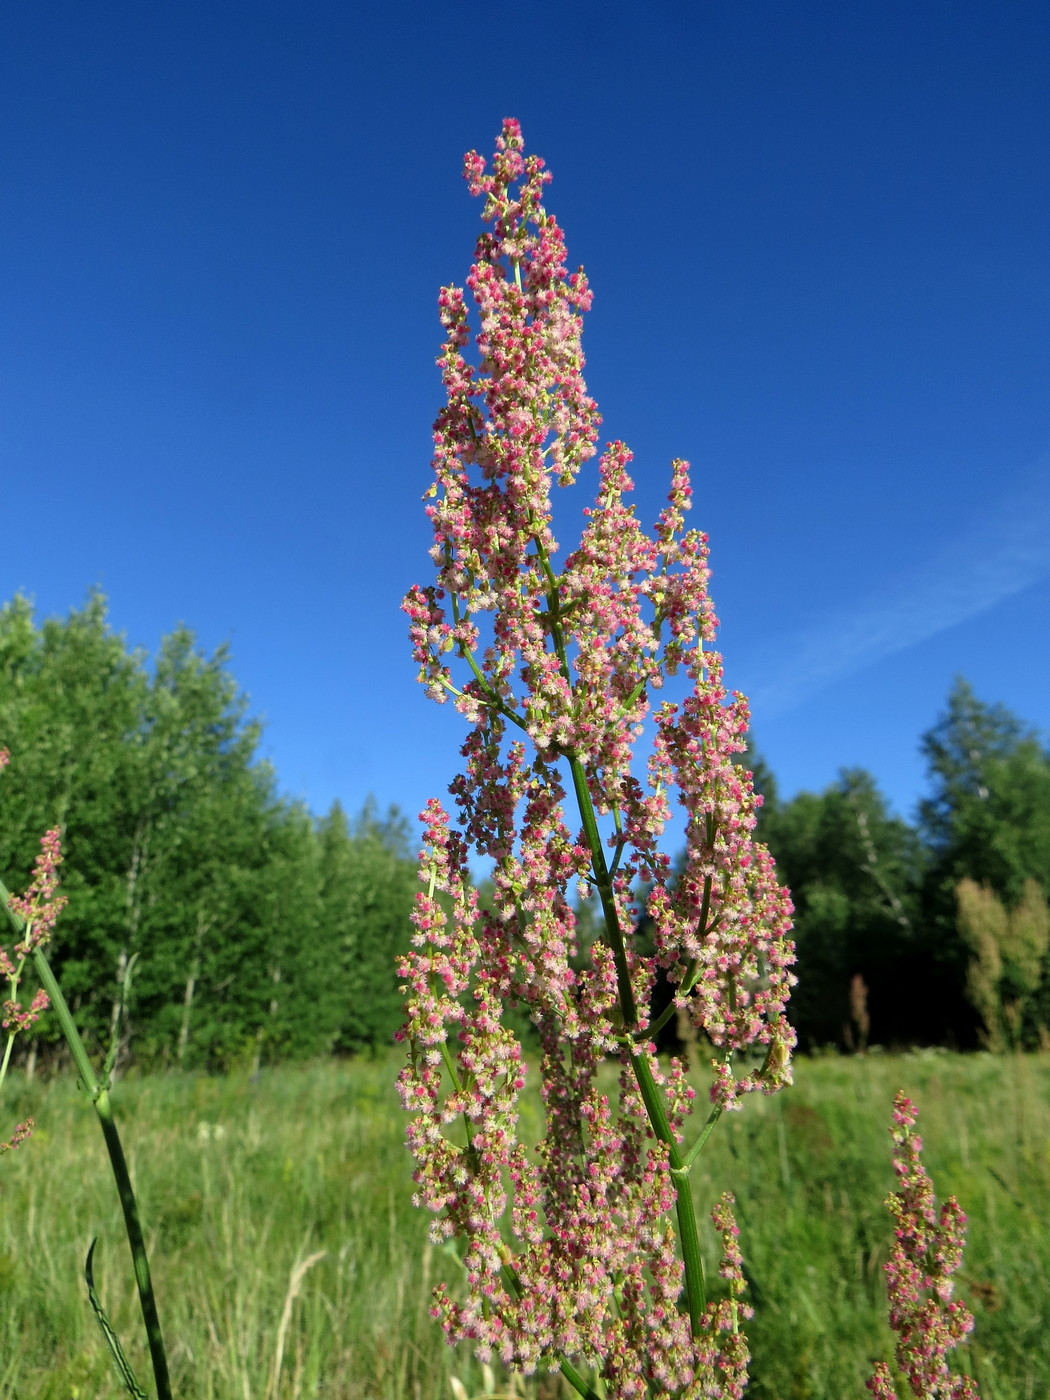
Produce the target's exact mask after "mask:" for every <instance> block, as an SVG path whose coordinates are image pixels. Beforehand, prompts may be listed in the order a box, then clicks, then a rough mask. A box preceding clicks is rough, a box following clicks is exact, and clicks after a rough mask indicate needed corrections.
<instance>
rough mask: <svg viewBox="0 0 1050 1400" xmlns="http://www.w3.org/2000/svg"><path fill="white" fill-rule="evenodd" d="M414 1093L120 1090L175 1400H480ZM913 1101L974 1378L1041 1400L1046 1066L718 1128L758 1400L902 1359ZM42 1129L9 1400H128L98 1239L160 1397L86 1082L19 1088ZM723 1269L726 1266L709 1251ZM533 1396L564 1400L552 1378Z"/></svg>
mask: <svg viewBox="0 0 1050 1400" xmlns="http://www.w3.org/2000/svg"><path fill="white" fill-rule="evenodd" d="M395 1070H396V1066H395V1064H394V1062H393V1061H385V1062H384V1061H380V1062H375V1063H372V1062H368V1061H365V1060H357V1061H351V1062H344V1063H340V1064H326V1065H317V1066H312V1067H309V1068H292V1067H289V1068H282V1069H274V1070H270V1071H264V1072H263V1074H262V1075H261V1076H260V1077H259V1078H258V1080H257V1081H256V1082H252V1081H250V1080H249V1079H247V1078H246V1077H244V1076H234V1077H231V1078H228V1079H207V1078H202V1077H191V1076H176V1075H167V1076H158V1077H155V1078H150V1079H143V1080H137V1081H136V1080H132V1081H126V1082H123V1083H121V1084H119V1085H118V1086H117V1089H116V1091H115V1096H114V1097H115V1108H116V1112H117V1115H118V1121H119V1122H120V1124H121V1128H122V1132H123V1136H124V1140H125V1145H126V1147H127V1150H128V1155H129V1159H130V1162H131V1169H132V1173H133V1176H134V1179H135V1182H136V1186H137V1189H138V1191H139V1194H140V1203H141V1207H142V1212H143V1217H144V1220H145V1222H146V1226H147V1234H148V1238H149V1243H150V1249H151V1259H152V1261H153V1267H154V1276H155V1283H156V1287H157V1293H158V1301H159V1305H160V1309H161V1318H162V1321H163V1324H164V1329H165V1334H166V1337H167V1342H168V1351H169V1358H170V1361H171V1366H172V1378H173V1384H174V1387H175V1392H176V1394H177V1396H179V1397H180V1400H285V1397H297V1396H303V1397H308V1396H325V1397H339V1400H356V1397H361V1398H362V1400H365V1398H366V1397H367V1400H373V1397H374V1400H437V1397H441V1400H451V1397H452V1391H451V1389H450V1386H449V1377H450V1375H458V1376H460V1377H461V1378H462V1379H463V1380H464V1381H465V1383H466V1385H467V1388H468V1391H469V1392H470V1393H471V1394H472V1395H473V1394H476V1393H478V1392H479V1391H480V1389H481V1372H480V1368H478V1367H477V1366H476V1365H474V1363H473V1362H472V1361H471V1359H470V1358H469V1357H466V1356H463V1355H457V1354H456V1353H454V1352H452V1351H450V1350H449V1349H448V1348H446V1347H445V1345H444V1342H443V1341H442V1338H441V1335H440V1330H439V1328H438V1326H437V1324H436V1323H434V1322H433V1321H432V1320H431V1318H430V1317H429V1315H428V1311H427V1307H428V1301H429V1296H430V1290H431V1288H432V1286H433V1284H434V1283H435V1282H436V1281H437V1280H438V1279H441V1278H444V1279H448V1280H449V1281H450V1282H451V1283H453V1284H455V1282H456V1269H457V1265H456V1263H455V1261H454V1259H453V1258H452V1257H451V1256H450V1255H449V1254H447V1253H445V1252H443V1251H441V1250H433V1249H431V1247H430V1246H429V1245H428V1244H427V1242H426V1223H427V1222H426V1219H425V1218H424V1216H423V1215H422V1214H421V1213H420V1212H417V1211H415V1210H413V1208H412V1206H411V1204H410V1196H411V1181H410V1168H409V1161H408V1157H407V1154H406V1153H405V1151H404V1149H403V1147H402V1134H403V1130H404V1122H403V1116H402V1114H401V1111H400V1109H399V1108H398V1106H397V1103H396V1099H395V1096H394V1092H393V1088H392V1082H393V1077H394V1073H395ZM11 1087H12V1086H11V1085H10V1084H9V1089H10V1088H11ZM897 1088H903V1089H904V1090H905V1091H906V1092H907V1093H908V1094H909V1095H910V1096H911V1097H912V1098H913V1099H914V1100H915V1102H916V1103H917V1105H918V1107H919V1109H920V1115H921V1117H920V1130H921V1132H922V1134H923V1137H924V1139H925V1142H926V1153H925V1159H926V1163H927V1166H928V1167H929V1169H930V1171H931V1173H932V1174H933V1176H934V1180H935V1183H936V1186H937V1190H938V1194H939V1195H940V1196H944V1195H946V1194H948V1193H949V1192H954V1193H955V1194H956V1195H958V1197H959V1198H960V1200H961V1202H962V1204H963V1208H964V1209H965V1210H966V1211H967V1213H968V1214H969V1216H970V1243H969V1245H968V1248H967V1253H966V1259H965V1262H964V1265H963V1270H962V1279H961V1284H960V1291H961V1293H962V1295H963V1296H964V1297H965V1298H966V1299H967V1300H968V1301H969V1302H970V1304H971V1306H972V1307H973V1310H974V1312H975V1314H976V1317H977V1329H976V1333H975V1336H974V1338H973V1340H972V1345H971V1346H970V1347H969V1348H968V1350H967V1352H966V1353H965V1360H966V1363H967V1365H968V1366H969V1368H970V1369H971V1370H972V1371H973V1373H974V1374H976V1375H977V1377H978V1379H979V1382H980V1385H981V1390H982V1395H983V1396H984V1398H985V1400H1044V1397H1046V1396H1047V1395H1050V1346H1048V1344H1047V1337H1046V1330H1045V1329H1046V1320H1047V1319H1048V1318H1050V1057H1046V1056H1042V1057H1038V1056H1031V1057H1025V1058H1001V1059H993V1058H992V1057H990V1056H967V1057H962V1056H952V1055H948V1054H935V1053H927V1054H921V1055H908V1056H900V1057H891V1056H874V1055H873V1056H869V1057H868V1058H866V1059H851V1060H846V1059H837V1058H826V1059H818V1060H812V1061H803V1062H801V1063H800V1064H799V1065H798V1067H797V1085H796V1087H795V1088H794V1089H792V1090H789V1091H787V1092H785V1093H783V1094H781V1095H779V1096H778V1097H777V1098H774V1099H769V1100H761V1101H756V1102H749V1103H747V1104H746V1105H745V1106H744V1110H743V1112H742V1113H740V1114H734V1115H733V1116H732V1117H731V1118H730V1119H728V1120H723V1122H722V1123H720V1124H719V1125H718V1128H717V1129H716V1132H715V1134H714V1135H713V1137H712V1139H711V1142H710V1143H709V1146H708V1149H707V1151H706V1152H705V1155H704V1157H703V1158H702V1159H701V1162H700V1163H699V1164H698V1166H697V1168H696V1169H695V1181H696V1194H697V1199H698V1201H699V1202H710V1201H713V1200H714V1199H715V1198H716V1197H717V1195H718V1194H719V1192H721V1191H722V1190H723V1189H726V1188H729V1189H732V1190H733V1191H735V1193H736V1195H737V1198H738V1202H739V1216H740V1224H741V1244H742V1247H743V1251H744V1256H745V1261H746V1266H747V1270H748V1274H749V1278H750V1279H751V1281H752V1284H753V1301H754V1303H755V1306H756V1317H755V1320H754V1322H753V1324H752V1325H751V1328H750V1337H751V1343H752V1351H753V1354H754V1358H755V1359H754V1365H753V1381H752V1386H751V1389H750V1391H749V1396H753V1397H755V1398H756V1400H847V1397H848V1400H861V1397H863V1396H864V1395H866V1394H867V1392H866V1391H865V1390H864V1380H865V1378H866V1377H867V1376H868V1375H869V1374H870V1370H871V1363H872V1361H873V1360H874V1359H875V1358H876V1357H880V1356H881V1357H889V1356H890V1355H891V1354H892V1347H893V1338H892V1334H891V1333H890V1332H889V1330H888V1327H887V1325H886V1322H885V1295H884V1287H883V1279H882V1265H883V1263H884V1262H885V1260H886V1257H887V1253H888V1249H889V1241H890V1229H891V1227H890V1218H889V1215H888V1213H887V1212H886V1211H885V1209H884V1208H883V1205H882V1202H883V1199H884V1197H885V1195H886V1193H887V1191H888V1190H889V1189H890V1188H891V1186H892V1173H891V1170H890V1140H889V1134H888V1132H887V1127H888V1121H889V1112H890V1104H891V1100H892V1095H893V1092H894V1091H895V1090H896V1089H897ZM27 1113H32V1114H33V1115H34V1116H35V1118H36V1120H37V1132H36V1134H35V1136H34V1137H33V1139H32V1140H31V1141H30V1142H29V1143H28V1144H27V1145H26V1146H25V1147H24V1148H22V1149H20V1150H19V1151H18V1152H17V1153H13V1154H8V1155H6V1156H5V1157H4V1158H2V1159H0V1400H15V1397H17V1400H87V1398H88V1397H91V1400H116V1398H117V1397H118V1396H119V1395H121V1394H122V1393H123V1392H121V1390H120V1389H119V1385H118V1382H117V1379H116V1375H115V1372H114V1370H113V1368H112V1365H111V1362H110V1360H109V1357H108V1354H107V1352H106V1350H105V1347H104V1344H103V1342H102V1339H101V1336H100V1335H99V1333H98V1330H97V1327H96V1324H95V1321H94V1318H93V1316H92V1314H91V1311H90V1309H89V1307H88V1303H87V1296H86V1289H85V1287H84V1284H83V1275H82V1269H83V1260H84V1256H85V1254H86V1252H87V1247H88V1244H89V1243H90V1240H91V1238H92V1237H93V1236H94V1235H98V1237H99V1245H98V1248H97V1249H96V1253H95V1279H96V1286H97V1287H98V1288H99V1291H100V1293H101V1295H102V1299H103V1302H104V1304H105V1306H106V1308H107V1311H108V1312H109V1315H110V1319H111V1321H112V1323H113V1325H114V1327H115V1329H116V1331H117V1333H118V1334H119V1335H120V1337H121V1338H122V1339H123V1341H124V1343H125V1348H126V1350H127V1352H128V1354H129V1357H130V1358H131V1360H132V1362H133V1364H134V1366H135V1369H136V1371H137V1373H138V1376H139V1380H140V1382H143V1383H146V1388H147V1389H150V1388H151V1387H150V1385H149V1384H148V1383H149V1382H150V1381H151V1376H150V1373H149V1366H148V1360H147V1358H146V1355H145V1349H144V1346H143V1344H142V1342H141V1340H140V1333H141V1327H140V1324H139V1318H138V1312H137V1299H136V1297H135V1293H134V1286H133V1280H132V1276H131V1269H130V1264H129V1256H128V1252H127V1246H126V1244H125V1241H124V1235H123V1229H122V1226H121V1222H120V1217H119V1207H118V1204H117V1200H116V1192H115V1190H114V1188H113V1184H112V1181H111V1179H110V1177H109V1173H108V1164H107V1160H106V1157H105V1152H104V1149H103V1145H102V1140H101V1134H100V1133H99V1131H98V1127H97V1124H96V1123H95V1121H94V1115H93V1114H92V1113H91V1111H90V1107H89V1105H88V1104H87V1103H86V1102H85V1101H84V1099H83V1098H82V1097H81V1096H78V1094H77V1092H76V1090H75V1089H74V1088H73V1086H72V1084H70V1083H69V1082H65V1081H61V1082H54V1083H51V1084H39V1083H35V1084H31V1085H25V1084H23V1083H22V1082H21V1081H20V1080H19V1079H18V1078H17V1077H16V1078H15V1080H14V1085H13V1098H12V1095H11V1094H10V1093H9V1095H8V1101H7V1102H6V1104H5V1105H4V1106H3V1126H4V1128H5V1129H6V1128H7V1127H8V1126H9V1125H10V1124H11V1123H13V1121H15V1120H16V1119H17V1118H18V1117H24V1116H25V1115H26V1114H27ZM533 1113H534V1110H533V1111H530V1114H529V1117H530V1119H531V1118H533ZM704 1244H705V1250H706V1251H707V1253H708V1257H709V1258H710V1259H711V1260H712V1262H713V1260H714V1239H713V1235H712V1234H711V1233H710V1232H708V1233H707V1235H706V1238H705V1241H704ZM321 1251H324V1253H323V1255H322V1256H321V1257H320V1258H314V1256H316V1255H317V1254H319V1253H320V1252H321ZM311 1260H312V1262H311V1263H310V1267H309V1268H308V1269H306V1271H305V1272H301V1271H300V1273H299V1276H298V1280H297V1282H296V1274H297V1269H299V1267H300V1266H302V1265H304V1264H305V1263H306V1262H307V1261H311ZM279 1350H280V1353H281V1355H280V1371H279V1374H277V1362H278V1351H279ZM527 1390H528V1394H530V1395H531V1396H538V1397H542V1400H553V1397H555V1396H560V1395H561V1394H562V1393H563V1392H562V1391H561V1389H560V1387H559V1384H558V1383H557V1382H556V1380H555V1378H553V1377H550V1378H543V1379H541V1380H540V1381H539V1382H538V1383H537V1382H532V1383H530V1385H529V1386H528V1387H527Z"/></svg>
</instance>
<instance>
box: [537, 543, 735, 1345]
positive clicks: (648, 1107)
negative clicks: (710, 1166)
mask: <svg viewBox="0 0 1050 1400" xmlns="http://www.w3.org/2000/svg"><path fill="white" fill-rule="evenodd" d="M533 543H534V544H535V546H536V553H537V556H538V558H539V561H540V567H541V568H542V570H543V573H544V577H545V578H546V580H547V585H548V589H547V613H546V616H545V621H546V622H547V625H548V626H549V628H550V634H551V641H552V642H553V644H554V650H555V654H556V655H557V657H558V664H559V668H560V670H561V673H562V676H563V677H564V679H565V681H566V683H567V684H569V685H570V686H571V684H572V676H571V673H570V670H569V658H568V654H567V652H566V648H565V635H564V633H563V631H562V626H561V590H560V586H559V580H558V578H557V577H556V575H555V573H554V570H553V569H552V567H551V564H550V560H549V559H548V558H547V551H546V550H545V549H544V547H543V544H542V542H541V541H540V539H539V537H538V535H534V536H533ZM568 757H569V771H570V772H571V774H572V785H573V789H574V791H575V793H576V805H577V807H578V808H579V812H580V820H581V821H582V823H583V831H584V836H585V838H586V840H587V846H588V848H589V850H590V856H591V870H592V872H593V876H594V883H595V887H596V888H597V890H598V897H599V898H600V900H601V903H602V912H603V913H604V915H605V927H606V933H607V936H608V940H609V946H610V947H611V949H612V955H613V960H614V962H615V964H616V987H617V993H618V997H619V1002H620V1014H621V1016H622V1018H623V1025H624V1032H625V1037H624V1042H623V1044H624V1048H625V1049H626V1050H627V1052H628V1054H629V1055H630V1060H631V1068H632V1069H633V1071H634V1077H635V1079H636V1081H637V1083H638V1088H639V1091H640V1093H641V1095H642V1102H643V1103H644V1104H645V1111H646V1114H647V1115H648V1118H649V1123H650V1126H651V1127H652V1130H653V1133H654V1134H655V1136H656V1138H657V1140H658V1141H660V1142H662V1143H663V1144H664V1146H665V1147H666V1148H667V1160H668V1164H669V1166H670V1169H671V1179H672V1181H673V1182H674V1186H675V1213H676V1215H677V1217H678V1234H679V1239H680V1241H681V1246H682V1263H683V1265H684V1267H685V1296H686V1307H687V1308H688V1311H689V1329H690V1331H691V1333H692V1335H693V1337H694V1338H695V1337H698V1336H699V1335H700V1331H701V1327H702V1323H703V1314H704V1309H705V1307H706V1306H707V1289H706V1286H705V1283H704V1261H703V1259H702V1257H701V1255H700V1237H699V1234H698V1232H697V1228H696V1208H695V1206H694V1204H693V1188H692V1186H691V1185H690V1182H689V1167H690V1166H691V1165H692V1159H690V1162H689V1164H688V1165H687V1164H686V1162H685V1159H684V1158H683V1156H682V1153H681V1149H680V1148H679V1145H678V1142H677V1141H676V1139H675V1135H674V1133H673V1132H672V1131H671V1124H670V1122H669V1121H668V1117H667V1107H666V1105H665V1103H664V1100H663V1095H662V1094H661V1093H660V1090H659V1089H658V1088H657V1085H656V1080H655V1079H654V1078H653V1071H652V1066H651V1065H650V1063H649V1041H648V1039H647V1040H646V1042H645V1043H644V1044H638V1043H637V1042H636V1041H635V1039H634V1032H635V1030H636V1028H637V1026H638V1004H637V1002H636V1001H635V996H634V988H633V987H632V985H631V970H630V967H629V965H628V962H627V945H626V942H625V940H624V936H623V930H622V929H621V928H620V916H619V914H618V912H617V909H616V894H615V891H614V889H613V881H612V876H611V875H610V874H609V867H608V864H607V862H606V859H605V850H604V847H603V846H602V838H601V832H600V831H599V830H598V819H597V816H596V815H595V811H594V803H593V801H592V800H591V792H590V788H589V787H588V785H587V774H586V771H585V769H584V766H583V764H582V763H581V761H580V760H579V758H577V757H576V756H575V755H569V756H568ZM709 835H711V833H710V832H709ZM711 839H712V840H713V835H711ZM705 896H706V898H707V899H709V898H710V885H709V884H708V885H707V886H706V888H705ZM704 913H705V917H706V901H705V911H704Z"/></svg>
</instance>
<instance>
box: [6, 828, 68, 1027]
mask: <svg viewBox="0 0 1050 1400" xmlns="http://www.w3.org/2000/svg"><path fill="white" fill-rule="evenodd" d="M40 847H41V850H40V854H39V855H38V856H37V858H36V863H35V866H34V869H33V880H32V883H31V884H30V886H29V889H28V890H27V891H26V892H25V894H24V895H14V894H13V895H11V898H10V907H11V908H12V909H13V910H14V912H15V913H16V914H18V915H19V916H20V917H21V918H22V919H24V920H25V928H24V929H23V931H22V937H21V938H20V939H19V941H18V942H17V943H16V944H15V947H14V958H13V959H12V957H11V956H10V955H9V954H8V953H7V951H6V950H5V949H4V948H0V977H4V978H6V979H7V981H8V983H9V984H10V985H11V988H12V995H11V996H10V997H8V998H7V1000H6V1001H5V1002H4V1008H3V1009H4V1016H3V1020H0V1026H2V1027H3V1028H4V1029H5V1030H10V1031H12V1032H15V1031H24V1030H26V1029H27V1027H29V1026H31V1025H32V1024H33V1022H34V1021H36V1019H37V1018H38V1017H39V1015H40V1013H41V1012H42V1011H46V1010H47V1008H48V1006H49V1004H50V1003H49V1001H48V996H47V993H46V992H45V991H44V990H43V989H42V988H41V989H40V990H38V991H37V993H36V995H35V996H34V997H33V1000H32V1003H31V1004H30V1006H29V1008H28V1009H25V1008H23V1006H22V1005H21V1003H20V1002H19V1001H17V1000H15V998H14V995H13V992H14V988H15V987H16V986H17V985H18V982H19V980H20V979H21V976H22V968H23V965H24V963H25V960H26V958H28V957H29V955H30V954H31V953H32V951H33V949H34V948H42V947H44V946H45V945H46V944H47V942H48V941H49V940H50V938H51V932H52V929H53V928H54V926H55V920H56V919H57V918H58V916H59V914H60V913H61V912H62V909H63V908H64V906H65V903H66V899H65V896H64V895H57V894H56V890H57V889H58V867H59V865H61V863H62V850H61V844H60V841H59V832H58V828H57V827H55V828H54V829H53V830H51V831H48V832H45V833H44V835H43V836H41V838H40Z"/></svg>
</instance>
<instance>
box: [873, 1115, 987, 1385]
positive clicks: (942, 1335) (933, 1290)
mask: <svg viewBox="0 0 1050 1400" xmlns="http://www.w3.org/2000/svg"><path fill="white" fill-rule="evenodd" d="M916 1119H917V1114H916V1111H915V1108H914V1105H913V1104H912V1103H911V1101H910V1100H909V1099H907V1098H905V1096H904V1094H898V1095H897V1097H896V1098H895V1099H894V1103H893V1124H894V1126H893V1128H892V1129H891V1132H892V1135H893V1141H894V1144H895V1150H894V1154H893V1169H894V1171H895V1172H896V1173H897V1178H898V1186H899V1189H898V1190H896V1191H894V1192H893V1193H892V1194H891V1195H890V1196H889V1197H888V1198H887V1201H886V1204H887V1205H888V1206H889V1208H890V1210H891V1211H892V1213H893V1216H894V1218H895V1219H896V1221H897V1228H896V1230H895V1232H894V1233H895V1236H896V1239H895V1243H894V1246H893V1250H892V1253H891V1255H890V1259H889V1262H888V1263H887V1264H886V1280H887V1285H888V1289H889V1298H890V1325H891V1326H892V1327H893V1328H894V1329H895V1331H897V1332H898V1333H899V1334H900V1337H899V1340H898V1342H897V1365H898V1366H899V1367H900V1370H901V1373H902V1374H903V1376H904V1377H905V1378H906V1379H907V1381H908V1384H909V1387H910V1389H911V1392H912V1394H913V1395H917V1396H920V1397H923V1400H979V1396H978V1391H977V1386H976V1383H975V1382H974V1381H973V1380H971V1379H970V1377H969V1376H952V1375H951V1373H950V1372H949V1369H948V1359H947V1358H948V1353H949V1352H950V1351H952V1350H954V1348H955V1347H957V1346H958V1345H959V1343H960V1342H961V1341H963V1340H964V1339H965V1338H966V1337H967V1336H968V1335H969V1334H970V1332H971V1331H972V1330H973V1316H972V1314H971V1313H970V1312H969V1311H968V1310H967V1309H966V1307H965V1306H964V1305H963V1304H962V1303H960V1302H955V1301H953V1300H952V1294H953V1292H954V1289H955V1285H954V1282H953V1280H952V1275H953V1274H954V1273H955V1272H956V1270H957V1269H958V1267H959V1265H960V1263H961V1262H962V1253H963V1245H964V1243H965V1240H966V1216H965V1215H964V1214H963V1213H962V1211H961V1210H960V1208H959V1202H958V1201H957V1200H956V1199H955V1197H954V1196H949V1198H948V1200H946V1201H945V1202H944V1204H943V1205H942V1206H941V1208H940V1211H939V1212H938V1210H937V1207H936V1200H935V1198H934V1194H933V1182H932V1181H931V1180H930V1178H929V1176H928V1175H927V1172H926V1169H925V1167H924V1166H923V1164H922V1138H921V1137H919V1135H918V1134H917V1133H915V1132H913V1131H912V1130H913V1129H914V1127H915V1123H916ZM868 1389H869V1390H870V1391H871V1392H872V1394H873V1395H875V1396H876V1397H877V1400H897V1393H896V1390H895V1389H894V1387H893V1382H892V1379H891V1377H890V1371H889V1368H888V1367H887V1366H886V1364H885V1362H879V1364H878V1365H877V1366H876V1368H875V1374H874V1375H873V1376H872V1378H871V1380H869V1381H868Z"/></svg>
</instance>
